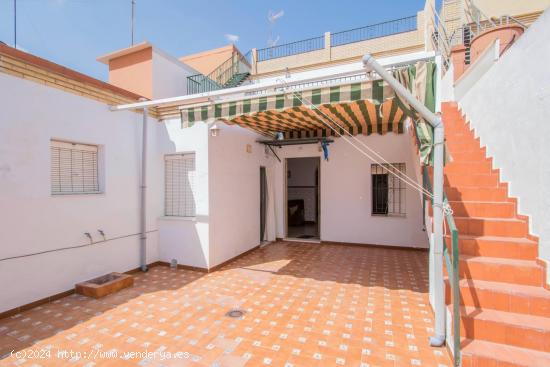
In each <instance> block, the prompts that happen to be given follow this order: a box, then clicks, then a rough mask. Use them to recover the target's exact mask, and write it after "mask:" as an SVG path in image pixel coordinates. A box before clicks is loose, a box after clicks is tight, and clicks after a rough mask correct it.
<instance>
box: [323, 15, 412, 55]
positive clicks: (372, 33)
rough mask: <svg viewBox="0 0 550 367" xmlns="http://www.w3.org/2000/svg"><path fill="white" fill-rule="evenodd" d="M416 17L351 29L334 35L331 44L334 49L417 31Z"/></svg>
mask: <svg viewBox="0 0 550 367" xmlns="http://www.w3.org/2000/svg"><path fill="white" fill-rule="evenodd" d="M416 22H417V19H416V15H413V16H410V17H405V18H400V19H395V20H390V21H387V22H382V23H377V24H372V25H368V26H366V27H361V28H355V29H350V30H348V31H342V32H338V33H333V34H332V35H331V39H330V41H331V42H330V43H331V46H332V47H336V46H342V45H347V44H348V43H354V42H361V41H366V40H370V39H373V38H379V37H385V36H391V35H392V34H398V33H403V32H410V31H414V30H416V26H417V24H416Z"/></svg>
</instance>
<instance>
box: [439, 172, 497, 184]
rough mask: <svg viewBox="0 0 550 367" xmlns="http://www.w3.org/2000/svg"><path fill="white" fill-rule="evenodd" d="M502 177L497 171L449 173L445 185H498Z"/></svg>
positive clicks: (446, 174)
mask: <svg viewBox="0 0 550 367" xmlns="http://www.w3.org/2000/svg"><path fill="white" fill-rule="evenodd" d="M499 182H500V177H499V175H498V174H497V173H484V174H481V173H480V174H475V173H473V174H472V173H469V174H464V173H447V172H445V187H495V188H496V187H498V185H499Z"/></svg>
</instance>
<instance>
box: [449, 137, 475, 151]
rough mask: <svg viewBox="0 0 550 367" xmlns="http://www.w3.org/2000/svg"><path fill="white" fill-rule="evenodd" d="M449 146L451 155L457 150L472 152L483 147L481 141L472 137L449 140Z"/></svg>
mask: <svg viewBox="0 0 550 367" xmlns="http://www.w3.org/2000/svg"><path fill="white" fill-rule="evenodd" d="M447 147H449V151H450V152H451V155H452V154H453V153H455V152H472V151H479V150H480V149H481V147H480V145H479V141H477V140H470V139H464V140H458V141H454V140H447Z"/></svg>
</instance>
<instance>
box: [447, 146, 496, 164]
mask: <svg viewBox="0 0 550 367" xmlns="http://www.w3.org/2000/svg"><path fill="white" fill-rule="evenodd" d="M451 156H452V157H453V161H454V162H473V161H478V162H479V161H482V160H487V161H490V159H489V158H487V155H486V153H485V150H483V149H479V150H470V151H467V152H452V153H451Z"/></svg>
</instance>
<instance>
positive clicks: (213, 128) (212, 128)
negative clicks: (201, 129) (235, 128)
mask: <svg viewBox="0 0 550 367" xmlns="http://www.w3.org/2000/svg"><path fill="white" fill-rule="evenodd" d="M219 134H220V127H219V126H218V124H216V123H214V124H213V125H212V126H210V135H211V136H218V135H219Z"/></svg>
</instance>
